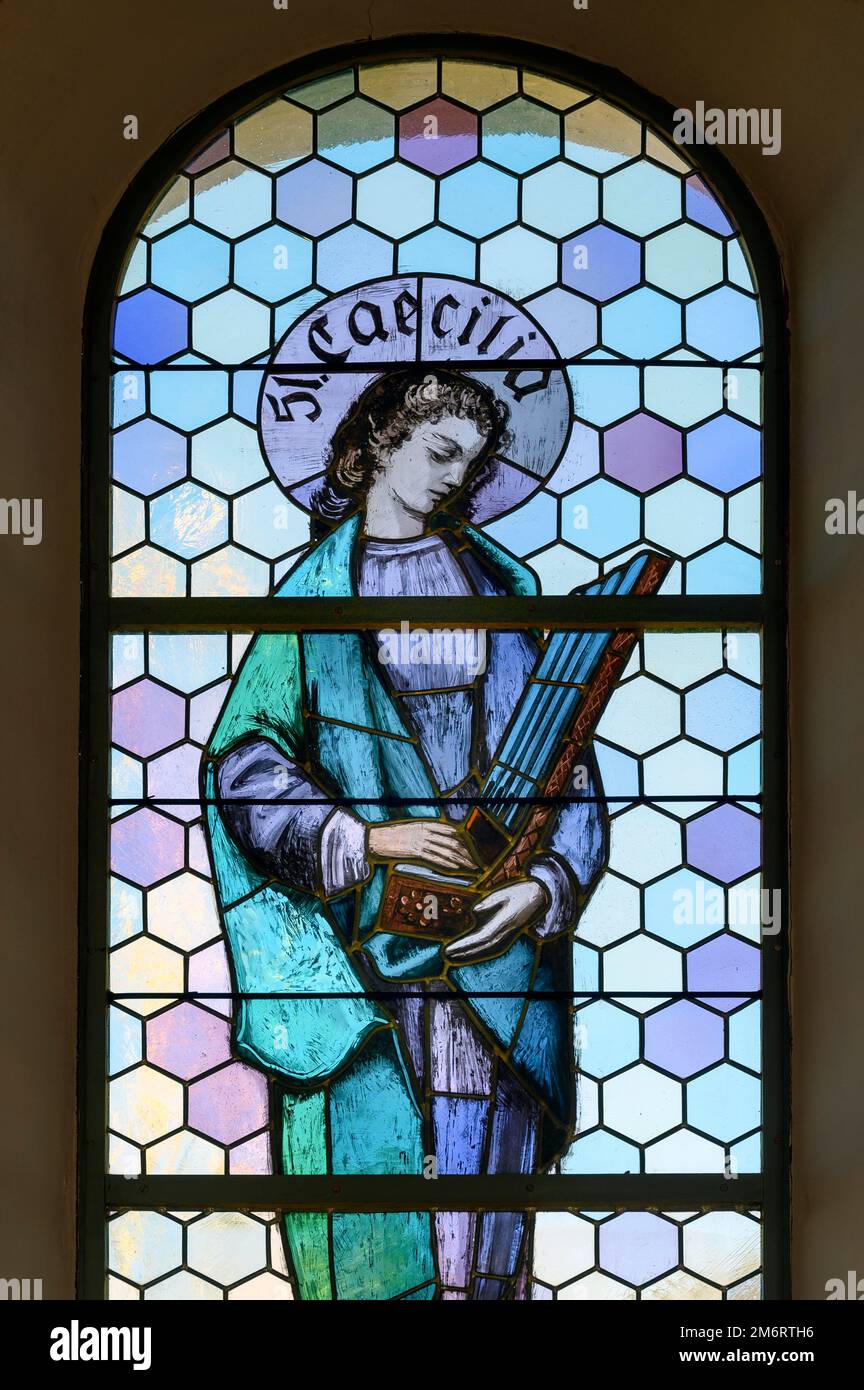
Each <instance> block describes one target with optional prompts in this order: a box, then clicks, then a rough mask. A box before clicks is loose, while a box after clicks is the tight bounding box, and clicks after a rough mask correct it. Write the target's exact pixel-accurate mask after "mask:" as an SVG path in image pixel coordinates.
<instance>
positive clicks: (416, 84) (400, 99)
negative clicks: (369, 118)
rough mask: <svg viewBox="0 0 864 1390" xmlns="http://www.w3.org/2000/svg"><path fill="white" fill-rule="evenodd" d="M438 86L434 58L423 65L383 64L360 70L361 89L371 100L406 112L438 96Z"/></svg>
mask: <svg viewBox="0 0 864 1390" xmlns="http://www.w3.org/2000/svg"><path fill="white" fill-rule="evenodd" d="M437 86H438V71H437V64H436V62H435V60H434V58H429V59H426V60H424V61H422V62H419V63H381V64H378V65H375V66H372V67H368V68H361V69H360V90H361V92H363V93H364V95H365V96H367V97H374V99H375V101H380V102H383V103H384V105H385V106H391V107H392V108H393V110H394V111H403V110H404V109H405V107H406V106H413V105H414V104H415V102H418V101H423V99H424V98H425V97H431V96H434V95H435V91H436V88H437Z"/></svg>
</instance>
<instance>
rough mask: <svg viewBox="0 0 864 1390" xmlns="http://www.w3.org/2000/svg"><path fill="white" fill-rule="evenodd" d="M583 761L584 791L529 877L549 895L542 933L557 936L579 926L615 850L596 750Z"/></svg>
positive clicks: (538, 928) (537, 929)
mask: <svg viewBox="0 0 864 1390" xmlns="http://www.w3.org/2000/svg"><path fill="white" fill-rule="evenodd" d="M582 766H583V768H584V771H585V774H586V775H585V777H584V778H583V779H582V782H581V783H580V784H579V787H578V790H571V796H572V797H573V799H572V800H571V801H568V803H567V805H566V806H564V807H563V808H562V810H561V811H560V812H559V814H558V816H557V818H556V821H555V826H554V828H553V831H552V834H551V835H550V836H549V840H548V842H547V847H546V850H545V852H544V853H543V854H540V855H537V857H536V858H535V859H533V860H532V862H531V866H530V868H529V870H528V876H529V878H533V879H534V880H535V881H536V882H538V883H540V884H542V886H543V887H544V888H545V889H546V893H547V896H548V898H549V906H548V908H547V910H546V913H545V915H544V917H543V918H542V919H541V920H540V921H539V922H537V923H536V924H535V926H534V933H535V935H537V936H540V937H547V936H557V935H558V934H559V933H560V932H562V931H566V930H567V929H568V927H569V928H572V927H573V926H575V925H576V918H577V915H578V912H579V910H580V909H581V908H582V907H584V905H585V903H586V901H587V899H588V897H589V896H590V894H591V891H592V889H593V888H594V885H595V883H596V881H597V879H598V877H599V875H600V873H601V871H602V869H603V866H604V864H605V863H606V858H607V856H608V852H609V832H608V827H607V820H606V808H605V805H604V803H603V801H602V796H603V791H602V786H601V783H600V774H599V772H598V770H597V764H596V761H595V759H594V755H593V753H588V754H586V756H585V757H584V758H583V760H582ZM577 771H578V769H577ZM574 776H575V774H574Z"/></svg>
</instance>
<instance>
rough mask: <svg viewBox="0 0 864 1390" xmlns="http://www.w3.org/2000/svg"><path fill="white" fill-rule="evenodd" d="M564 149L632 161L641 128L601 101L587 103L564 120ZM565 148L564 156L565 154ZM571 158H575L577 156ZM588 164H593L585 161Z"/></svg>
mask: <svg viewBox="0 0 864 1390" xmlns="http://www.w3.org/2000/svg"><path fill="white" fill-rule="evenodd" d="M564 140H565V146H585V147H587V148H588V149H594V150H598V151H607V152H608V153H609V154H612V155H618V156H620V160H616V162H621V161H623V160H624V159H632V158H633V157H634V156H635V155H638V154H640V153H641V150H642V126H641V125H640V123H639V121H635V120H634V119H633V117H632V116H627V115H625V114H624V112H623V111H619V110H618V108H617V107H615V106H609V105H608V104H607V103H606V102H605V101H591V102H589V103H588V105H587V106H580V107H579V108H578V110H576V111H571V112H570V114H569V116H565V117H564ZM569 152H570V151H569V149H568V153H569ZM574 158H576V159H577V160H578V159H579V155H578V153H576V154H574ZM588 162H589V163H591V164H592V167H593V161H588Z"/></svg>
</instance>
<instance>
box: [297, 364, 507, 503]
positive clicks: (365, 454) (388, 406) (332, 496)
mask: <svg viewBox="0 0 864 1390" xmlns="http://www.w3.org/2000/svg"><path fill="white" fill-rule="evenodd" d="M445 415H454V416H456V418H457V419H459V420H471V422H472V423H473V424H475V425H476V426H477V428H478V430H479V431H480V432H481V433H482V434H483V435H485V443H484V445H483V448H482V449H481V450H480V452H479V453H478V455H477V457H476V459H474V461H473V463H472V466H471V471H470V474H469V478H470V479H471V480H472V481H475V482H476V480H477V475H478V474H479V473H480V471H481V469H482V468H483V467H484V466H485V465H486V464H488V462H489V460H490V459H491V458H492V456H493V454H494V453H495V452H496V450H497V449H498V448H499V447H500V446H501V445H502V444H503V443H505V442H506V439H507V421H508V418H509V412H508V410H507V407H506V406H505V405H504V404H503V402H500V401H499V400H498V398H497V397H496V396H495V395H494V394H493V392H492V391H490V390H489V388H488V387H487V386H485V385H482V384H481V383H480V382H477V381H474V380H473V379H472V378H469V377H466V376H462V375H460V374H459V373H458V372H455V371H452V370H450V369H449V368H444V367H441V368H439V367H436V368H434V369H425V370H418V369H417V368H410V367H409V368H405V369H400V370H398V371H386V372H384V373H383V374H382V375H381V376H380V377H378V378H377V380H375V381H374V382H373V383H372V385H371V386H369V387H367V389H366V390H365V391H364V392H363V393H362V395H361V396H360V397H359V398H358V399H357V401H355V403H354V405H353V406H352V408H351V410H350V411H349V412H348V414H347V415H346V416H345V418H344V420H342V422H341V423H340V424H339V426H338V427H337V429H336V430H335V432H334V435H333V444H332V448H331V452H330V460H329V463H328V465H327V473H326V476H325V479H324V482H323V484H322V486H321V488H319V490H318V492H317V493H316V494H315V495H314V496H313V498H312V505H313V506H314V508H315V510H316V511H317V512H318V514H319V516H321V517H323V518H324V519H326V520H330V521H335V520H338V519H340V518H341V517H343V516H345V515H346V513H347V512H348V511H349V510H354V509H355V508H356V507H357V506H359V505H360V504H361V503H362V501H363V499H364V498H365V496H366V493H367V492H368V490H369V486H370V484H371V482H372V479H373V478H374V476H375V474H376V473H377V471H378V470H379V468H380V467H381V458H382V455H385V454H387V453H389V452H390V451H391V450H393V449H395V448H398V446H399V445H400V444H402V443H404V441H405V440H406V439H408V438H410V436H411V435H412V434H413V433H414V431H415V430H416V429H417V428H418V426H419V425H425V424H430V423H432V424H434V423H435V421H437V420H441V419H443V417H444V416H445Z"/></svg>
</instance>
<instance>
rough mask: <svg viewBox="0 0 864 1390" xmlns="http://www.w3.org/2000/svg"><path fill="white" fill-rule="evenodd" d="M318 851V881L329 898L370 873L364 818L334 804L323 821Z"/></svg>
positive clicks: (360, 881)
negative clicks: (319, 878) (319, 876)
mask: <svg viewBox="0 0 864 1390" xmlns="http://www.w3.org/2000/svg"><path fill="white" fill-rule="evenodd" d="M318 854H319V861H320V867H321V883H322V885H323V888H324V893H325V895H326V896H327V897H328V898H332V897H334V896H335V895H336V894H337V893H344V891H345V889H346V888H353V887H354V885H355V884H357V883H362V882H363V880H364V879H366V878H368V877H369V864H368V862H367V860H366V822H365V821H362V820H358V819H357V817H356V816H352V814H351V812H350V811H344V810H342V809H341V807H337V808H336V810H334V811H333V814H332V815H330V816H328V817H327V820H326V821H325V822H324V827H323V829H322V831H321V843H320V847H319V850H318Z"/></svg>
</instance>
